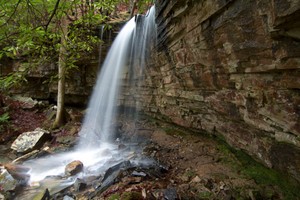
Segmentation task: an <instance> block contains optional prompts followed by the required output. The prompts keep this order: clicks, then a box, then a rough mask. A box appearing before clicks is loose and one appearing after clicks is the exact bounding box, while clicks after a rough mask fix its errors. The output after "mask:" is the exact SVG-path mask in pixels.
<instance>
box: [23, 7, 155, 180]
mask: <svg viewBox="0 0 300 200" xmlns="http://www.w3.org/2000/svg"><path fill="white" fill-rule="evenodd" d="M154 18H155V9H154V7H152V8H151V9H150V11H149V12H148V14H147V15H146V16H144V17H142V16H139V17H138V16H136V17H134V18H133V19H131V20H130V21H129V22H127V23H126V25H125V26H124V27H123V29H122V30H121V32H120V33H119V34H118V36H117V38H116V39H115V41H114V43H113V45H112V46H111V49H110V50H109V53H108V55H107V57H106V59H105V61H104V64H103V66H102V68H101V72H100V74H99V76H98V80H97V83H96V86H95V88H94V91H93V94H92V97H91V99H90V103H89V106H88V109H87V113H86V116H85V119H84V121H83V125H82V130H81V131H80V139H79V143H78V145H77V146H76V148H75V149H74V150H73V151H71V152H67V153H61V154H55V155H51V156H48V157H44V158H40V159H35V160H31V161H28V162H27V163H25V165H27V166H29V167H30V168H31V169H32V170H31V172H30V175H31V182H35V181H40V180H42V179H44V178H45V177H46V176H49V175H51V176H52V175H63V174H64V168H65V166H66V164H68V163H70V162H71V161H74V160H80V161H81V162H82V163H83V165H84V170H83V172H82V173H81V174H79V175H78V176H81V177H82V176H84V177H86V176H92V175H97V174H100V173H103V172H104V171H105V170H106V169H108V168H109V167H110V166H112V165H114V164H115V163H118V162H120V161H122V160H126V159H128V158H127V157H126V156H127V155H128V154H129V152H120V151H119V150H118V147H117V145H116V144H114V143H113V140H114V139H115V137H114V134H115V133H114V129H113V128H112V126H111V125H112V123H113V120H114V119H115V117H116V116H117V115H118V113H117V101H118V98H119V93H120V91H121V90H120V86H121V82H120V81H121V79H122V78H121V76H122V73H123V72H124V71H125V69H126V67H129V68H130V69H127V70H128V71H129V72H132V74H130V76H131V78H130V79H131V80H133V79H136V78H135V77H136V76H140V75H141V73H142V71H143V66H144V64H145V60H146V56H147V53H148V52H149V49H150V45H151V44H152V43H153V42H155V37H156V25H155V21H154ZM137 24H138V25H137ZM130 82H131V83H132V81H130ZM135 85H136V84H135ZM108 163H109V164H108Z"/></svg>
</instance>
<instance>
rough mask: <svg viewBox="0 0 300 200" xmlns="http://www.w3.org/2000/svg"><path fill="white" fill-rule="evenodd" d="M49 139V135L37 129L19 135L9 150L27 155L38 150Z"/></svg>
mask: <svg viewBox="0 0 300 200" xmlns="http://www.w3.org/2000/svg"><path fill="white" fill-rule="evenodd" d="M49 138H50V134H49V132H48V131H46V130H43V129H41V128H37V129H35V130H34V131H31V132H25V133H22V134H21V135H19V136H18V137H17V139H16V140H15V141H14V142H13V143H12V145H11V149H13V150H16V151H17V152H18V153H28V152H29V151H32V150H34V149H38V148H40V147H41V146H42V145H43V144H44V143H45V142H46V141H47V139H49Z"/></svg>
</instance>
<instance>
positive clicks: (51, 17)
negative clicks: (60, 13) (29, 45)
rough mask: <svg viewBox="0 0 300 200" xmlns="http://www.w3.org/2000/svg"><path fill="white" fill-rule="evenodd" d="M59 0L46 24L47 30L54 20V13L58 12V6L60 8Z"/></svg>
mask: <svg viewBox="0 0 300 200" xmlns="http://www.w3.org/2000/svg"><path fill="white" fill-rule="evenodd" d="M59 2H60V0H57V1H56V4H55V6H54V10H53V12H52V14H51V16H50V18H49V20H48V22H47V24H46V25H45V30H47V28H48V26H49V24H50V22H51V21H52V19H53V17H54V15H55V13H56V10H57V8H58V5H59Z"/></svg>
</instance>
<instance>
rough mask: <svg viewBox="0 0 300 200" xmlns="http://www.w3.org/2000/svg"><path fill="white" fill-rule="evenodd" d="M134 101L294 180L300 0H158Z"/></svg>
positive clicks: (298, 164) (298, 161)
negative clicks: (154, 36)
mask: <svg viewBox="0 0 300 200" xmlns="http://www.w3.org/2000/svg"><path fill="white" fill-rule="evenodd" d="M156 11H157V19H156V21H157V24H158V51H157V52H155V53H154V55H153V59H152V60H150V61H149V62H148V66H147V69H146V75H145V83H144V86H143V87H141V88H140V94H139V95H138V96H136V97H135V98H136V99H139V100H140V101H139V105H140V106H141V107H142V109H143V111H144V112H146V113H148V114H150V115H152V116H155V117H158V118H160V119H163V120H167V121H169V122H172V123H175V124H177V125H180V126H183V127H187V128H190V129H194V130H198V131H205V132H208V133H210V134H214V135H219V136H221V137H223V138H224V139H225V140H226V141H227V142H228V143H229V144H230V145H232V146H233V147H235V148H238V149H242V150H244V151H246V152H247V153H248V154H250V155H251V156H253V157H254V158H256V159H257V160H259V161H260V162H262V163H264V164H265V165H267V166H269V167H273V168H275V169H278V170H281V171H287V172H288V173H289V174H291V175H292V176H294V177H295V178H296V179H298V180H300V170H299V169H300V21H299V19H300V1H298V0H290V1H285V0H271V1H265V0H253V1H252V0H203V1H196V0H170V1H165V0H157V1H156Z"/></svg>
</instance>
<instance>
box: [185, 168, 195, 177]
mask: <svg viewBox="0 0 300 200" xmlns="http://www.w3.org/2000/svg"><path fill="white" fill-rule="evenodd" d="M196 175H197V174H196V172H195V171H192V170H187V171H186V172H185V173H184V176H186V177H188V178H189V179H191V178H193V177H195V176H196Z"/></svg>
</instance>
